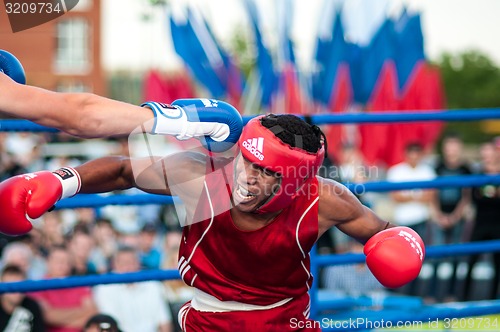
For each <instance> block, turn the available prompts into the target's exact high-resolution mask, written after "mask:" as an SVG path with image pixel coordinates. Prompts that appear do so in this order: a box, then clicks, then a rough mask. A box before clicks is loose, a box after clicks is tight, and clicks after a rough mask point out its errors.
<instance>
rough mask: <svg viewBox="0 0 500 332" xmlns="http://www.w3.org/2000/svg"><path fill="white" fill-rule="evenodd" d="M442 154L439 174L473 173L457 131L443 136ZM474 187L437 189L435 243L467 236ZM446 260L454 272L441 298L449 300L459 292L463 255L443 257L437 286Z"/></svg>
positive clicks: (438, 164)
mask: <svg viewBox="0 0 500 332" xmlns="http://www.w3.org/2000/svg"><path fill="white" fill-rule="evenodd" d="M441 152H442V156H441V158H440V159H439V160H438V162H437V164H436V168H435V171H436V175H438V176H459V175H469V174H471V170H470V168H469V166H468V164H467V163H466V162H465V161H464V160H463V152H464V151H463V141H462V139H461V138H460V136H458V135H456V134H448V135H446V136H445V137H444V138H443V141H442V148H441ZM470 202H471V190H470V188H460V187H450V188H442V189H440V190H437V191H436V195H435V198H434V200H433V209H434V214H435V216H434V218H433V220H434V224H433V227H432V239H431V240H432V244H436V245H440V244H453V243H458V242H461V241H462V240H463V237H464V224H465V222H466V213H467V211H468V208H469V207H470ZM442 262H450V263H451V276H450V277H449V278H448V282H446V283H445V285H444V287H439V290H440V294H438V295H439V298H441V297H444V298H447V299H449V300H453V299H454V297H455V296H454V295H455V294H457V290H455V287H456V272H457V266H458V263H459V258H457V257H452V258H449V259H444V260H439V261H438V262H437V265H436V269H435V277H436V280H434V282H433V285H435V286H436V289H435V290H436V292H438V289H437V281H438V280H437V276H438V275H439V274H440V273H439V270H440V266H441V267H444V266H446V265H445V264H441V263H442Z"/></svg>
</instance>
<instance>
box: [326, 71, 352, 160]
mask: <svg viewBox="0 0 500 332" xmlns="http://www.w3.org/2000/svg"><path fill="white" fill-rule="evenodd" d="M352 100H353V88H352V84H351V77H350V72H349V65H348V64H347V63H340V64H339V65H338V67H337V73H336V77H335V83H334V87H333V89H332V96H331V98H330V104H329V106H328V108H329V110H330V112H331V113H344V112H346V111H347V109H348V108H349V106H350V105H351V103H352ZM344 130H345V125H329V126H328V128H327V129H326V130H325V131H326V137H327V141H328V154H329V155H330V156H332V157H333V159H335V160H337V159H338V156H339V155H340V151H341V149H342V145H343V144H344V143H346V133H345V131H344Z"/></svg>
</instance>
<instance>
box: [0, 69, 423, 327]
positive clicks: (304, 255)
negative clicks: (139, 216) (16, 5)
mask: <svg viewBox="0 0 500 332" xmlns="http://www.w3.org/2000/svg"><path fill="white" fill-rule="evenodd" d="M0 86H2V88H3V90H2V93H3V95H2V101H1V103H0V111H2V112H4V113H6V114H11V115H19V116H23V117H26V118H29V119H32V120H34V121H37V122H39V123H42V124H46V125H51V126H55V127H57V128H59V129H62V130H65V131H66V132H70V133H71V134H74V135H78V136H92V137H98V136H106V135H113V134H116V135H118V134H123V133H124V132H127V131H128V130H130V129H131V128H132V127H133V125H134V123H135V124H136V125H137V124H140V123H139V122H140V121H146V120H148V119H151V118H153V114H154V119H155V121H154V123H153V124H151V123H149V124H146V125H144V126H143V128H145V129H146V130H148V131H150V132H152V133H155V134H170V135H175V136H176V137H177V138H179V139H186V138H189V137H200V136H201V137H209V138H210V139H211V140H212V141H210V142H211V143H210V144H206V146H208V147H213V145H211V144H215V143H213V142H226V139H227V138H228V137H233V138H234V137H235V136H237V137H239V139H238V149H237V150H238V151H237V152H235V153H234V156H233V157H229V158H227V157H214V156H213V155H209V154H206V153H200V152H193V151H185V152H180V153H177V154H173V155H170V156H167V157H163V158H160V157H158V158H153V157H150V158H144V159H139V160H136V159H132V158H129V157H119V156H113V157H105V158H99V159H96V160H93V161H90V162H88V163H85V164H83V165H81V166H79V167H76V168H75V169H72V168H69V167H66V168H63V169H60V170H58V171H56V172H54V173H51V172H47V171H42V172H37V173H30V174H25V175H20V176H16V177H13V178H11V179H8V180H6V181H4V182H2V183H0V208H1V210H2V211H3V214H2V216H0V231H1V232H4V233H7V234H22V233H25V232H28V231H29V230H30V229H31V223H30V222H29V220H28V219H27V218H26V215H28V216H30V217H36V216H40V215H42V214H43V213H44V212H45V211H47V210H49V209H50V208H51V207H52V206H53V204H54V203H55V202H57V201H58V200H59V199H61V198H64V197H68V196H72V195H74V194H76V193H78V192H82V193H96V192H109V191H113V190H120V189H127V188H131V187H137V188H139V189H142V190H144V191H146V192H151V193H156V194H164V195H177V196H179V197H180V198H181V200H182V201H183V203H184V204H185V206H186V210H187V215H188V220H187V221H186V224H185V225H184V232H183V238H182V241H181V248H180V253H179V272H180V274H181V277H182V279H183V280H184V281H185V282H186V283H187V284H188V285H191V286H193V287H194V288H195V296H194V298H193V299H192V301H190V302H188V303H186V305H185V306H184V307H183V308H182V309H181V310H180V312H179V321H180V324H181V326H182V328H183V329H184V331H217V332H218V331H252V332H253V331H299V330H312V331H319V330H320V329H319V327H318V324H313V323H314V322H311V321H310V320H309V303H310V300H309V295H308V290H309V288H310V286H311V284H312V281H313V276H312V275H311V273H310V269H309V263H310V262H309V251H310V250H311V248H312V246H313V244H314V243H315V241H316V240H317V239H318V238H319V237H320V236H321V235H322V234H323V233H324V232H325V231H327V230H328V229H329V228H330V227H334V226H335V227H337V228H339V229H340V230H341V231H343V232H344V233H346V234H348V235H350V236H352V237H354V238H355V239H357V240H359V241H360V242H362V243H365V248H364V252H365V254H366V256H367V257H366V262H367V265H368V266H369V268H370V270H371V271H372V272H373V274H374V275H375V276H376V277H377V278H378V280H379V281H380V282H381V283H382V284H383V285H385V286H387V287H400V286H402V285H404V284H406V283H408V282H410V281H411V280H413V279H414V278H416V277H417V275H418V273H419V271H420V268H421V266H422V261H423V258H424V255H425V248H424V245H423V243H422V241H421V239H420V237H419V235H418V234H416V233H415V232H413V231H412V230H411V229H409V228H406V227H393V225H390V224H389V223H388V222H385V221H383V220H381V219H380V218H378V217H377V216H376V215H375V214H374V213H373V212H372V211H371V210H370V209H369V208H367V207H365V206H363V205H362V204H361V203H360V202H359V201H358V200H357V198H356V197H355V196H354V195H353V194H352V193H350V192H349V190H347V189H346V187H344V186H343V185H341V184H339V183H337V182H335V181H333V180H329V179H323V178H321V177H319V176H317V175H316V173H317V170H318V168H319V166H320V165H321V163H322V161H323V156H324V146H323V145H324V137H323V136H322V134H321V131H320V130H319V128H318V127H316V126H311V125H309V124H307V123H306V122H304V121H302V120H301V119H299V118H297V117H295V116H292V115H279V116H274V115H269V116H265V117H258V118H255V119H253V120H252V121H250V122H249V123H248V124H247V125H246V126H245V127H244V130H243V132H242V133H241V136H240V131H238V128H237V124H235V123H234V120H235V119H234V118H236V117H238V116H239V115H238V114H237V112H236V113H235V112H234V111H232V110H231V109H230V106H228V105H227V104H224V103H222V102H217V101H214V100H196V101H193V103H194V104H196V105H197V106H196V107H195V108H196V109H197V111H200V112H199V114H197V115H198V117H196V116H195V117H193V112H191V111H190V110H189V105H186V101H183V102H179V103H177V105H176V106H175V107H172V106H170V105H164V104H158V103H148V104H147V105H146V106H147V107H148V108H149V109H151V111H152V112H151V111H149V112H146V113H144V112H143V110H144V109H146V110H147V108H143V109H141V108H137V107H135V106H131V105H126V104H123V103H119V102H116V101H111V100H108V99H105V98H101V97H94V96H91V95H88V94H69V95H68V94H63V95H60V94H54V93H51V92H45V91H43V90H40V89H33V88H30V87H26V89H24V87H21V86H17V85H12V84H11V83H10V82H8V81H7V80H6V79H5V77H3V75H1V74H0ZM25 92H26V93H25ZM28 93H29V94H30V96H31V98H29V99H26V100H25V101H24V100H23V102H22V103H20V102H15V101H19V100H20V98H19V97H20V96H23V95H26V94H28ZM42 101H45V102H42ZM200 103H201V104H203V105H201V106H200ZM44 105H45V106H46V107H45V106H44ZM221 105H222V106H221ZM31 108H38V109H39V111H40V113H39V114H38V115H35V112H33V111H32V110H31ZM65 109H71V110H72V111H74V112H75V113H74V114H73V116H71V117H68V116H63V114H67V113H65V112H63V110H65ZM228 110H229V111H228ZM120 112H122V113H120ZM221 112H222V113H223V116H222V117H220V116H219V115H220V113H221ZM224 112H225V113H224ZM128 115H130V117H128ZM123 116H125V117H123ZM122 117H123V122H122V121H121V120H122ZM82 118H85V121H82V120H83V119H82ZM117 118H119V121H116V119H117ZM113 119H115V121H112V120H113ZM236 122H237V121H236ZM97 124H98V125H97ZM231 135H232V136H231ZM230 143H231V140H229V144H230ZM224 149H225V148H223V150H224ZM158 184H161V185H158Z"/></svg>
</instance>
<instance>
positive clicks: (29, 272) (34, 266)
mask: <svg viewBox="0 0 500 332" xmlns="http://www.w3.org/2000/svg"><path fill="white" fill-rule="evenodd" d="M1 263H2V266H7V265H16V266H18V267H19V268H20V269H22V271H23V272H24V274H25V275H26V277H27V278H28V279H33V280H37V279H41V278H43V276H44V274H45V271H46V266H45V261H44V260H43V259H42V258H41V257H36V256H35V255H34V253H33V251H32V248H31V247H30V246H29V245H28V244H26V243H24V242H21V241H13V242H10V243H9V244H7V245H6V246H5V248H4V250H3V252H2V260H1Z"/></svg>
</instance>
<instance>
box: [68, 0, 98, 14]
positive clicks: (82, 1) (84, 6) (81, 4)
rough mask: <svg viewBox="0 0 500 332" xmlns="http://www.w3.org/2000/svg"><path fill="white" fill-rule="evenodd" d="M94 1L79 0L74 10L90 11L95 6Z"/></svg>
mask: <svg viewBox="0 0 500 332" xmlns="http://www.w3.org/2000/svg"><path fill="white" fill-rule="evenodd" d="M93 1H94V0H79V1H78V4H77V5H76V6H75V8H73V9H72V10H73V11H76V12H86V11H89V10H90V9H91V8H92V6H93Z"/></svg>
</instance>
